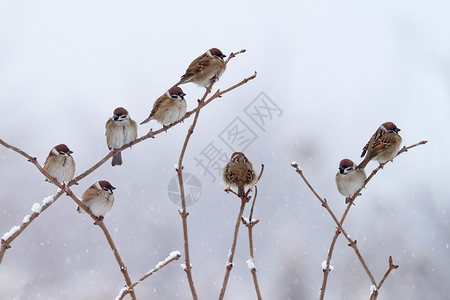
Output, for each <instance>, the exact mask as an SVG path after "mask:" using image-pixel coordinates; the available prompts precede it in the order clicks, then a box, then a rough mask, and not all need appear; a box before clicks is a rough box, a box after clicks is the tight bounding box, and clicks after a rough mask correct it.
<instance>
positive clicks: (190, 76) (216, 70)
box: [176, 48, 226, 87]
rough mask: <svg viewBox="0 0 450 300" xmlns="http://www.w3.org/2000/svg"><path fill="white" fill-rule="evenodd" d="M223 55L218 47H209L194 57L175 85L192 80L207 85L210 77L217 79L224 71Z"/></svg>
mask: <svg viewBox="0 0 450 300" xmlns="http://www.w3.org/2000/svg"><path fill="white" fill-rule="evenodd" d="M224 57H226V55H223V53H222V51H220V50H219V49H217V48H211V49H209V50H208V51H206V52H205V53H203V54H202V55H200V56H199V57H197V58H196V59H194V61H193V62H192V63H191V64H190V65H189V67H188V68H187V70H186V73H185V74H184V75H183V76H181V80H180V81H179V82H178V83H177V84H176V86H178V85H180V84H184V83H188V82H193V83H196V84H198V85H200V86H204V87H208V85H209V84H210V82H211V80H212V79H219V77H220V76H221V75H222V73H223V72H224V71H225V62H224V60H223V59H224Z"/></svg>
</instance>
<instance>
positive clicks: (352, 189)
mask: <svg viewBox="0 0 450 300" xmlns="http://www.w3.org/2000/svg"><path fill="white" fill-rule="evenodd" d="M366 178H367V177H366V172H364V169H358V168H357V167H356V165H355V163H354V162H353V161H351V160H350V159H343V160H341V162H340V163H339V171H338V172H337V174H336V186H337V189H338V191H339V193H341V195H342V196H344V197H345V204H347V203H348V202H349V201H350V197H352V196H353V195H354V194H355V193H356V192H357V191H358V190H359V189H360V188H362V186H363V185H364V182H365V181H366Z"/></svg>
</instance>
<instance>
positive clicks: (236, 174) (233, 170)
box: [222, 152, 258, 198]
mask: <svg viewBox="0 0 450 300" xmlns="http://www.w3.org/2000/svg"><path fill="white" fill-rule="evenodd" d="M222 179H223V182H224V183H225V184H226V185H227V186H231V187H237V189H238V192H237V194H238V196H239V197H241V198H242V197H245V187H250V188H252V187H253V186H254V185H255V184H256V182H257V181H258V177H257V176H256V171H255V169H254V168H253V165H252V163H251V162H250V161H249V160H248V159H247V157H246V156H245V154H244V153H242V152H234V153H233V154H232V155H231V159H230V161H229V162H228V163H227V164H226V165H225V167H224V168H223V170H222Z"/></svg>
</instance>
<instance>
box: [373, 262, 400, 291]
mask: <svg viewBox="0 0 450 300" xmlns="http://www.w3.org/2000/svg"><path fill="white" fill-rule="evenodd" d="M398 267H399V266H398V265H394V261H393V259H392V256H389V268H388V270H387V271H386V273H385V274H384V276H383V279H381V281H380V284H378V287H377V289H378V290H379V289H381V286H382V285H383V283H384V281H385V280H386V278H387V277H388V276H389V274H390V273H391V271H392V270H396V269H398Z"/></svg>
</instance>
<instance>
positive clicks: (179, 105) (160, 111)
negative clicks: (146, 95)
mask: <svg viewBox="0 0 450 300" xmlns="http://www.w3.org/2000/svg"><path fill="white" fill-rule="evenodd" d="M184 96H186V94H185V93H183V90H182V89H181V88H179V87H177V86H173V87H171V88H170V89H169V90H168V91H167V92H165V93H164V94H163V95H162V96H161V97H159V98H158V99H156V101H155V103H154V104H153V109H152V112H151V113H150V116H149V117H148V118H147V119H145V120H144V121H142V123H141V125H142V124H145V123H147V122H148V121H150V120H156V121H158V122H159V123H161V124H162V125H164V126H166V125H170V124H172V123H175V122H177V121H179V120H181V119H182V118H183V117H184V116H185V115H186V100H184Z"/></svg>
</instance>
